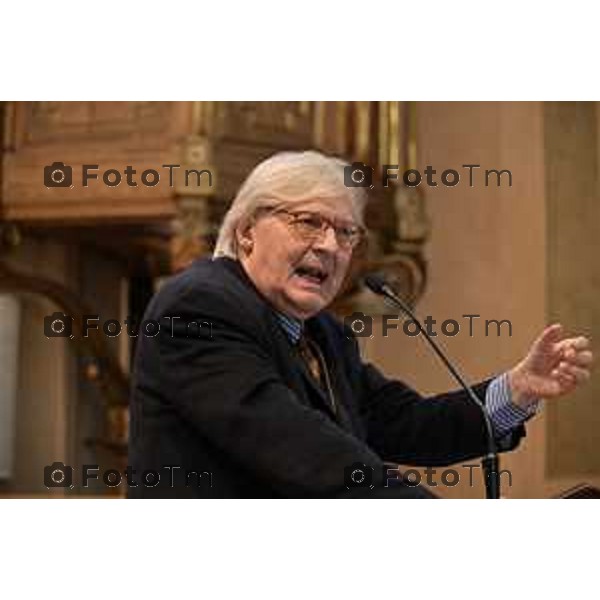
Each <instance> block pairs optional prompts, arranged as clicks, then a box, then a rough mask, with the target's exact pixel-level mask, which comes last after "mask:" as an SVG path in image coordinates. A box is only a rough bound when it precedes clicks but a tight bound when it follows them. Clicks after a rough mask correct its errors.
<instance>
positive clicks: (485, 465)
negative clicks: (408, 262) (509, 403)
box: [365, 274, 500, 500]
mask: <svg viewBox="0 0 600 600" xmlns="http://www.w3.org/2000/svg"><path fill="white" fill-rule="evenodd" d="M365 284H366V286H367V287H368V288H369V289H370V290H371V291H372V292H374V293H375V294H377V295H379V296H384V297H385V298H387V299H388V300H390V301H391V302H392V303H393V304H394V306H396V307H397V308H399V309H400V310H401V311H402V312H404V313H405V314H406V315H408V316H409V317H410V318H411V319H412V320H413V321H414V322H415V323H416V324H417V325H418V327H419V330H420V331H421V332H422V333H423V335H424V336H425V339H426V340H427V342H429V344H430V346H431V347H432V348H433V350H434V351H435V353H436V354H437V355H438V357H439V358H440V359H441V361H442V362H443V363H444V365H445V366H446V368H447V369H448V370H449V371H450V373H451V374H452V376H453V377H454V379H455V380H456V381H457V382H458V383H459V385H460V386H461V387H462V388H463V389H464V390H465V392H466V393H467V394H468V396H469V398H470V399H471V400H472V401H473V402H474V403H475V405H476V406H478V407H479V409H480V410H481V413H482V415H483V420H484V423H485V431H486V445H487V454H486V455H485V456H484V457H483V458H482V459H481V468H482V471H483V477H484V483H485V495H486V498H487V499H488V500H496V499H498V498H500V476H499V462H498V448H497V445H496V440H495V438H494V431H493V428H492V422H491V420H490V416H489V414H488V411H487V409H486V407H485V405H484V404H483V402H482V401H481V400H480V399H479V398H478V397H477V395H476V394H475V392H474V391H473V388H472V387H471V386H470V385H469V384H468V383H467V382H466V381H465V380H464V378H463V377H462V376H461V374H460V373H459V372H458V371H457V370H456V369H455V368H454V365H453V364H452V363H451V362H450V361H449V360H448V358H446V355H445V354H444V353H443V352H442V350H441V349H440V347H439V346H438V345H437V344H436V342H435V340H434V339H433V338H432V337H431V336H430V335H429V334H428V333H427V331H426V330H425V328H424V327H423V325H421V322H420V321H419V319H417V317H416V316H415V315H414V314H413V312H412V311H411V309H410V308H409V307H408V306H407V305H406V303H405V302H404V301H403V300H402V299H401V298H400V297H399V296H398V295H397V294H396V293H395V292H394V291H393V290H392V288H391V287H390V286H389V284H388V283H387V282H386V281H385V279H384V278H383V277H381V276H379V275H375V274H372V275H367V276H366V277H365Z"/></svg>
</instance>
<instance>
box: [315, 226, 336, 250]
mask: <svg viewBox="0 0 600 600" xmlns="http://www.w3.org/2000/svg"><path fill="white" fill-rule="evenodd" d="M313 248H318V249H320V250H327V251H328V252H337V251H338V250H339V244H338V241H337V237H336V235H335V230H334V229H333V227H331V226H330V227H327V229H326V230H325V232H324V233H322V234H321V235H320V236H319V237H318V238H317V241H316V242H315V243H314V244H313Z"/></svg>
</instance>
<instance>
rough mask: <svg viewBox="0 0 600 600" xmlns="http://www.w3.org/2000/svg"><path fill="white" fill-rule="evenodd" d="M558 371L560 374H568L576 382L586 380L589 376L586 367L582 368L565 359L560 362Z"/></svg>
mask: <svg viewBox="0 0 600 600" xmlns="http://www.w3.org/2000/svg"><path fill="white" fill-rule="evenodd" d="M558 371H559V373H560V374H561V375H568V376H570V377H572V378H574V379H575V381H577V382H578V383H581V382H583V381H587V380H588V379H589V378H590V372H589V371H588V369H583V368H581V367H578V366H576V365H573V364H571V363H568V362H566V361H562V362H560V364H559V365H558Z"/></svg>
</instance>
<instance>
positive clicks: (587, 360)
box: [563, 348, 594, 367]
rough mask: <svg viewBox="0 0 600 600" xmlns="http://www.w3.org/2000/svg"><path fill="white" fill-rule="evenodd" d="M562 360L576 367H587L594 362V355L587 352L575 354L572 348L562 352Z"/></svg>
mask: <svg viewBox="0 0 600 600" xmlns="http://www.w3.org/2000/svg"><path fill="white" fill-rule="evenodd" d="M563 358H564V360H566V361H568V362H570V363H571V364H574V365H577V366H578V367H589V366H590V365H591V364H592V362H593V360H594V355H593V354H592V353H591V352H590V351H589V350H581V351H579V352H577V351H576V350H574V349H573V348H567V349H566V350H565V351H564V352H563Z"/></svg>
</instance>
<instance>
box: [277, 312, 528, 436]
mask: <svg viewBox="0 0 600 600" xmlns="http://www.w3.org/2000/svg"><path fill="white" fill-rule="evenodd" d="M275 314H276V315H277V318H278V319H279V323H280V324H281V326H282V328H283V330H284V331H285V333H286V335H287V336H288V338H289V339H290V341H291V342H292V344H297V343H298V340H299V339H300V337H301V335H302V330H303V323H302V321H301V320H300V319H296V318H294V317H290V316H288V315H285V314H283V313H280V312H276V313H275ZM485 406H486V409H487V411H488V414H489V415H490V420H491V422H492V426H493V428H494V434H495V437H496V439H500V438H503V437H504V436H505V435H506V434H508V433H510V432H511V431H512V430H513V429H515V428H516V427H518V426H519V425H521V424H522V423H524V422H525V421H526V420H527V419H528V418H529V417H530V416H532V415H533V414H535V413H536V412H537V409H538V406H539V400H533V401H532V402H530V403H529V404H528V405H527V407H526V408H521V407H520V406H517V405H516V404H514V403H513V401H512V394H511V391H510V385H509V383H508V373H502V375H499V376H498V377H496V378H495V379H493V380H492V381H491V382H490V384H489V385H488V387H487V390H486V393H485Z"/></svg>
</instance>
